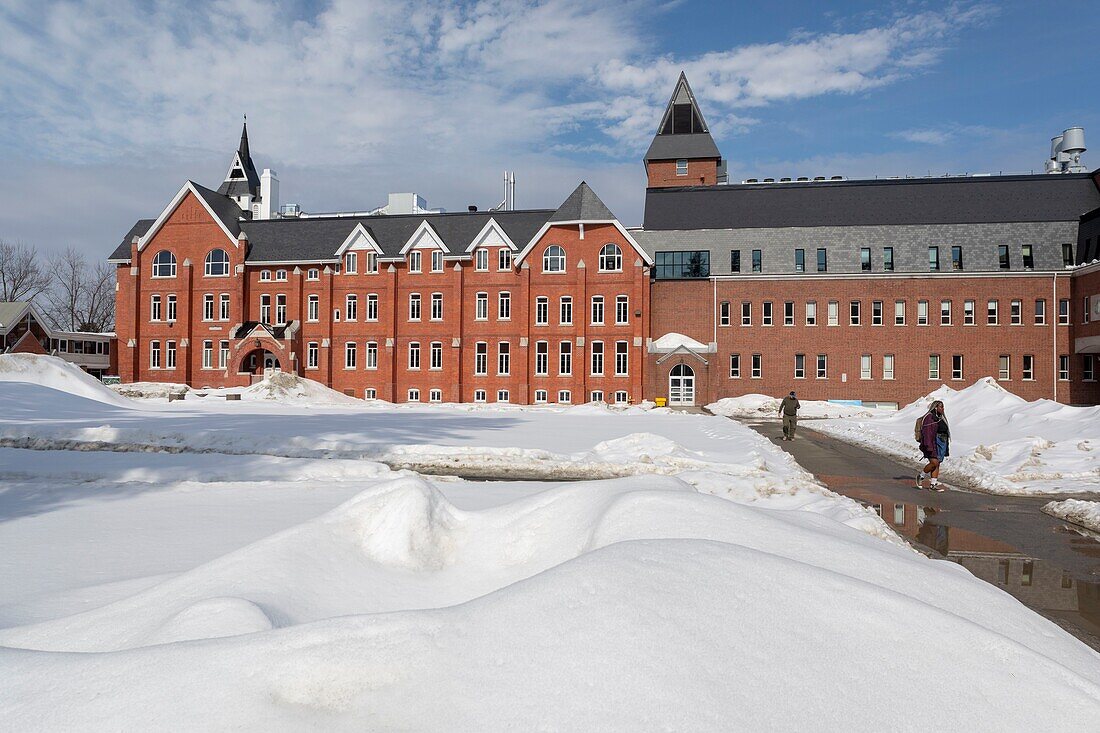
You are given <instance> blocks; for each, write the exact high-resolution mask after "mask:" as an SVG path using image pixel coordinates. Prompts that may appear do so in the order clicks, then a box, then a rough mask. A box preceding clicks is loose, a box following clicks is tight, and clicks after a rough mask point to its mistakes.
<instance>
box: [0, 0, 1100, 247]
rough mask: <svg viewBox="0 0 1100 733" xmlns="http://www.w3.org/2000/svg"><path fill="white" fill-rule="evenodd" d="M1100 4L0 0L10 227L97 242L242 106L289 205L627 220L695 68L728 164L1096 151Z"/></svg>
mask: <svg viewBox="0 0 1100 733" xmlns="http://www.w3.org/2000/svg"><path fill="white" fill-rule="evenodd" d="M1096 38H1100V4H1098V3H1096V2H1075V1H1073V0H1068V1H1067V2H1060V3H1057V4H1047V3H1034V2H996V1H992V2H981V1H978V2H950V3H945V2H896V3H867V2H846V3H834V4H825V3H818V2H796V1H794V0H776V1H773V2H769V3H766V4H765V3H755V2H752V3H748V2H722V3H693V2H686V1H683V2H645V1H643V0H626V1H625V2H617V3H605V2H599V1H598V0H548V1H546V2H480V3H464V4H430V3H429V4H425V3H422V2H407V3H406V2H401V1H400V0H389V1H388V2H363V1H362V0H358V1H355V0H333V1H332V2H324V3H301V2H275V3H263V2H258V1H257V0H220V1H219V2H216V3H199V2H196V3H172V2H131V1H128V0H115V1H112V2H88V3H72V2H64V3H62V2H51V1H50V0H0V116H2V117H0V118H2V119H3V120H4V123H3V125H0V171H3V174H2V175H0V201H2V202H3V203H2V204H0V239H4V240H7V241H24V242H27V243H29V244H34V245H37V246H40V247H44V248H47V249H49V248H59V247H64V246H68V245H74V246H77V247H79V248H81V249H84V250H86V251H88V253H89V254H90V255H93V256H101V255H106V253H108V252H109V251H110V250H111V249H112V248H113V247H114V246H115V245H116V244H117V243H118V241H119V240H120V238H121V236H122V234H124V233H125V231H126V230H127V229H128V228H129V226H130V225H131V224H132V223H133V221H134V220H135V219H137V218H140V217H152V216H155V215H156V214H157V213H159V211H160V209H161V208H162V207H163V206H164V205H165V204H166V203H167V201H168V200H169V199H170V198H171V196H172V195H173V194H174V193H175V191H176V190H177V189H178V188H179V186H180V185H181V184H182V182H183V181H184V180H185V179H186V178H191V179H194V180H196V181H198V182H199V183H202V184H205V185H209V186H211V187H216V186H217V185H218V183H219V182H220V181H221V179H222V177H223V176H224V174H225V169H226V168H227V166H228V163H229V158H230V154H231V152H232V151H233V149H234V148H235V146H236V142H237V137H238V135H239V133H240V119H241V115H242V114H245V113H247V114H248V115H249V128H250V137H251V142H252V150H253V154H254V158H255V160H256V164H257V166H258V167H260V168H265V167H270V168H274V169H275V170H277V171H278V173H279V177H280V180H281V182H282V193H283V195H282V199H283V201H284V202H288V201H294V202H299V203H301V204H302V205H303V207H304V208H305V209H306V210H307V211H315V212H316V211H332V210H352V209H354V210H362V209H366V208H371V207H373V206H376V205H379V204H381V203H384V201H385V196H386V193H387V192H389V191H410V190H411V191H416V192H418V193H420V194H421V195H423V196H424V197H426V198H427V199H428V201H429V203H430V204H431V205H433V206H442V207H445V208H447V209H449V210H460V209H464V208H465V206H466V205H467V204H478V205H480V206H482V207H486V206H492V205H494V204H496V203H497V202H498V201H499V200H500V198H501V197H502V193H501V185H502V184H501V174H502V172H503V171H504V170H505V169H512V170H515V171H516V176H517V180H518V184H517V197H516V198H517V203H518V204H519V205H520V206H523V207H543V206H547V207H552V206H555V205H557V204H558V203H560V201H561V200H562V199H563V198H564V197H565V196H566V195H567V194H568V193H569V192H570V191H571V190H572V188H573V187H574V186H575V185H576V183H577V182H578V181H580V180H581V179H586V180H588V181H589V183H591V184H592V185H593V187H594V188H595V189H596V191H597V193H599V194H600V196H601V197H602V198H603V199H604V200H605V201H606V202H607V203H608V205H609V206H610V207H611V208H612V210H613V211H615V212H616V213H617V214H618V215H619V217H620V218H621V219H622V220H623V221H624V222H625V223H627V224H637V223H638V222H640V220H641V213H642V205H643V193H644V174H643V169H642V165H641V162H640V158H641V156H642V154H643V153H644V151H645V148H646V146H647V145H648V142H649V139H650V138H651V137H652V135H653V132H654V130H655V128H656V125H657V122H658V119H657V118H658V117H659V116H660V112H661V110H662V108H663V106H664V104H665V102H666V101H667V98H668V95H669V94H670V93H671V91H672V87H673V85H674V83H675V80H676V76H677V75H678V73H679V71H680V70H681V69H685V70H686V71H687V73H688V76H689V79H690V81H691V83H692V86H693V88H694V90H695V92H696V96H697V97H698V99H699V101H700V103H701V105H702V109H703V113H704V115H705V116H706V118H707V121H708V123H709V124H710V126H711V128H712V130H713V131H714V133H715V138H716V140H717V142H718V145H719V147H720V149H721V150H722V152H723V154H724V155H725V157H726V158H727V159H728V161H729V168H730V175H731V179H740V178H746V177H766V176H772V177H780V176H787V175H789V176H799V175H809V176H814V175H847V176H853V177H863V176H875V175H879V176H890V175H926V174H928V173H932V174H942V173H948V172H950V173H964V172H998V171H1005V172H1009V171H1012V172H1023V171H1029V170H1036V171H1037V170H1040V169H1041V167H1042V165H1043V161H1044V157H1045V155H1046V151H1047V148H1048V145H1049V139H1050V137H1051V136H1053V135H1055V134H1057V133H1059V132H1061V130H1062V129H1063V128H1065V127H1068V126H1072V125H1082V126H1084V127H1085V128H1086V134H1087V138H1088V139H1089V140H1093V139H1095V141H1096V143H1095V144H1096V147H1097V149H1098V150H1097V152H1096V153H1086V155H1085V162H1086V164H1091V165H1092V166H1093V167H1096V166H1100V137H1098V136H1100V105H1098V103H1097V100H1098V99H1100V95H1098V92H1100V82H1098V81H1097V78H1098V77H1100V75H1098V74H1097V72H1096V63H1097V62H1096V52H1095V49H1094V45H1095V39H1096Z"/></svg>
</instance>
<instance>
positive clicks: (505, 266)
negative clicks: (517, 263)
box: [497, 247, 512, 272]
mask: <svg viewBox="0 0 1100 733" xmlns="http://www.w3.org/2000/svg"><path fill="white" fill-rule="evenodd" d="M497 269H498V270H500V271H501V272H505V271H507V270H511V269H512V251H511V250H510V249H507V248H506V247H501V248H500V251H499V252H498V253H497Z"/></svg>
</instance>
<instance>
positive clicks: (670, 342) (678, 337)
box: [653, 331, 708, 351]
mask: <svg viewBox="0 0 1100 733" xmlns="http://www.w3.org/2000/svg"><path fill="white" fill-rule="evenodd" d="M681 346H686V347H687V348H689V349H691V350H692V351H702V350H705V349H707V348H708V347H707V345H706V344H704V343H701V342H699V341H696V340H695V339H693V338H691V337H690V336H685V335H684V334H682V333H676V332H675V331H673V332H672V333H666V334H665V335H664V336H661V337H660V338H657V339H653V347H654V348H657V349H669V350H671V349H678V348H680V347H681Z"/></svg>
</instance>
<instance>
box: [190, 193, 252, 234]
mask: <svg viewBox="0 0 1100 733" xmlns="http://www.w3.org/2000/svg"><path fill="white" fill-rule="evenodd" d="M190 184H191V185H192V186H194V187H195V190H196V191H197V192H198V194H199V196H200V197H201V198H202V199H203V201H205V202H206V203H207V205H208V206H209V207H210V208H211V209H212V210H213V211H214V214H215V215H217V217H218V218H219V219H221V222H222V224H225V228H226V229H228V230H229V233H230V234H232V235H233V236H234V237H235V236H237V235H238V234H240V233H241V217H242V216H243V217H246V218H251V214H250V213H246V212H244V211H241V207H240V206H237V204H236V202H235V201H233V199H231V198H229V197H228V196H223V195H221V194H220V193H218V192H217V191H211V190H210V189H209V188H206V187H205V186H200V185H199V184H197V183H195V182H194V181H190Z"/></svg>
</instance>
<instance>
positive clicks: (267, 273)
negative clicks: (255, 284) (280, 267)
mask: <svg viewBox="0 0 1100 733" xmlns="http://www.w3.org/2000/svg"><path fill="white" fill-rule="evenodd" d="M260 282H262V283H266V282H271V270H260Z"/></svg>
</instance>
